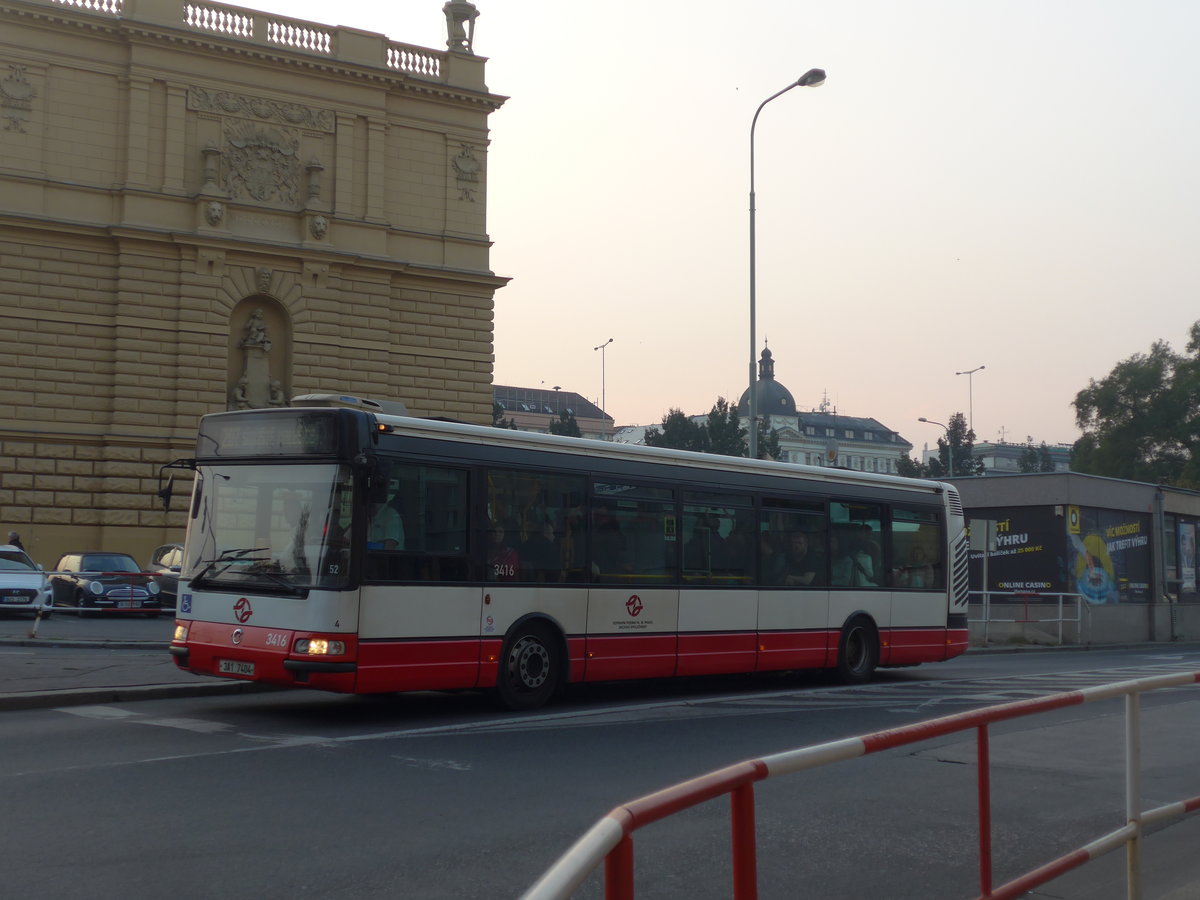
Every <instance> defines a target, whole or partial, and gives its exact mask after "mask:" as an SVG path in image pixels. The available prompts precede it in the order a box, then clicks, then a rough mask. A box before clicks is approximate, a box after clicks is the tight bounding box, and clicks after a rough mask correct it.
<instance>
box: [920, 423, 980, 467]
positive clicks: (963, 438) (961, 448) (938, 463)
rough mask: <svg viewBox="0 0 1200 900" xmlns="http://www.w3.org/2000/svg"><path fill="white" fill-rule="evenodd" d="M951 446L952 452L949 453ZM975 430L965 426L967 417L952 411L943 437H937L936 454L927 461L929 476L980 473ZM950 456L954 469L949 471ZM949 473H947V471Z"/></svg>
mask: <svg viewBox="0 0 1200 900" xmlns="http://www.w3.org/2000/svg"><path fill="white" fill-rule="evenodd" d="M951 447H953V448H954V452H953V453H951V452H950V449H951ZM974 451H975V432H974V431H973V430H972V429H971V428H968V427H967V417H966V416H964V415H963V414H962V413H960V412H957V413H954V415H952V416H951V417H950V422H949V427H948V428H947V433H946V436H945V437H940V438H938V455H937V458H936V459H931V460H930V461H929V466H928V472H929V477H930V478H946V477H960V476H963V475H982V474H983V461H982V460H978V459H976V458H975V455H974ZM951 457H953V460H954V471H953V472H950V461H951ZM948 472H949V473H950V474H949V475H947V473H948Z"/></svg>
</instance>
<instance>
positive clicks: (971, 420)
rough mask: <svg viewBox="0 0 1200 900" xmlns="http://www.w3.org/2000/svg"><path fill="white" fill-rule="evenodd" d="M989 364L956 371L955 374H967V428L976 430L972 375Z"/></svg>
mask: <svg viewBox="0 0 1200 900" xmlns="http://www.w3.org/2000/svg"><path fill="white" fill-rule="evenodd" d="M986 368H987V366H976V367H975V368H973V369H967V371H965V372H955V373H954V374H955V375H966V376H967V428H968V429H970V430H971V431H974V430H975V383H974V380H973V379H972V376H973V375H974V374H975V373H976V372H978V371H979V370H980V369H986Z"/></svg>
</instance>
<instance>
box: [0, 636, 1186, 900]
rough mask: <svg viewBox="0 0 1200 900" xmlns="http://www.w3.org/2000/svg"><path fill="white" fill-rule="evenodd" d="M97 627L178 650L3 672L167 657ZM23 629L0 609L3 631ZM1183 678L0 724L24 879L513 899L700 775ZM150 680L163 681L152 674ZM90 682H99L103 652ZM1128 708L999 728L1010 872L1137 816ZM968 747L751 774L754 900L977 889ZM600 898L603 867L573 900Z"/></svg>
mask: <svg viewBox="0 0 1200 900" xmlns="http://www.w3.org/2000/svg"><path fill="white" fill-rule="evenodd" d="M57 618H58V617H55V619H51V620H50V621H49V622H47V623H42V625H43V626H45V625H51V624H54V623H55V622H56V620H57ZM96 624H97V623H96V622H94V621H92V620H85V621H83V622H75V623H72V622H70V621H69V619H68V618H64V619H63V621H62V623H61V628H62V630H63V631H64V632H66V631H71V630H74V629H75V628H77V627H79V628H87V629H91V631H90V632H89V635H90V639H91V640H92V641H93V642H95V641H103V640H106V638H104V637H103V636H101V635H100V631H101V630H105V629H107V627H108V625H109V624H114V625H116V626H117V627H118V628H119V629H127V630H128V631H130V632H132V631H133V630H137V631H136V633H137V634H138V635H139V636H142V635H144V636H145V637H146V640H147V641H149V642H150V643H151V645H153V644H154V643H156V642H158V641H160V640H161V641H162V643H160V644H158V647H159V649H150V650H145V649H142V650H138V649H124V648H122V647H112V648H108V649H105V648H103V647H97V646H95V645H94V644H93V645H89V646H88V647H86V648H85V647H78V646H76V647H71V646H59V647H53V646H49V645H47V644H37V645H36V646H33V647H30V646H28V641H27V640H26V641H23V642H22V643H13V642H15V641H19V640H20V638H18V637H12V636H10V637H9V638H8V640H9V641H10V643H7V644H4V645H3V646H0V672H7V671H9V666H8V663H7V662H4V661H5V660H6V659H7V660H9V661H11V660H12V659H13V657H9V656H7V654H9V653H15V652H20V653H26V652H27V653H29V654H31V656H30V657H15V658H16V659H22V658H24V659H26V660H27V661H28V660H30V659H31V658H32V659H37V658H40V657H42V656H43V655H46V654H51V659H52V660H53V664H55V665H59V666H60V667H64V666H71V665H75V666H78V667H79V668H86V667H89V666H91V665H92V663H89V662H86V661H85V660H86V658H89V657H90V656H91V655H92V654H94V653H99V654H101V656H100V657H99V658H98V659H99V660H103V659H104V658H105V655H107V658H108V661H109V666H108V671H121V670H132V669H136V667H137V660H140V659H145V660H146V661H147V662H148V661H149V660H150V659H156V660H157V659H159V658H160V657H166V656H167V654H166V653H165V649H162V648H163V647H164V645H165V639H164V633H163V632H164V630H165V631H166V633H168V634H169V623H164V622H163V621H161V620H160V621H150V620H140V621H133V620H131V621H129V622H126V623H119V622H118V623H107V622H105V623H103V628H101V629H97V628H94V625H96ZM11 625H12V623H11V622H9V621H4V622H0V634H2V632H3V631H4V629H7V628H9V627H10V626H11ZM29 626H30V623H29V622H28V621H26V622H24V623H23V625H22V624H18V625H17V626H16V627H17V628H18V630H19V628H20V627H24V628H26V629H28V628H29ZM143 629H144V631H143ZM37 640H52V641H62V642H69V641H70V640H71V639H69V638H67V637H65V636H62V635H59V636H57V637H54V638H50V637H49V632H47V633H46V635H44V636H42V637H39V638H38V639H37ZM112 640H114V641H115V639H112ZM124 640H128V638H125V639H124ZM135 643H136V642H135ZM72 658H74V659H75V660H76V662H75V663H72V662H71V659H72ZM166 662H167V664H170V662H169V657H168V658H167V660H166ZM150 665H151V666H152V667H155V666H157V665H158V663H150ZM1192 667H1195V668H1200V653H1198V652H1197V650H1196V648H1182V647H1155V648H1146V649H1137V650H1120V651H1108V650H1106V651H1091V652H1087V653H1079V652H1053V653H1032V654H1003V655H1001V654H976V655H970V654H969V655H968V656H967V657H964V658H962V659H960V660H956V661H954V662H952V663H950V664H946V665H940V666H928V667H920V668H917V669H908V670H900V671H897V672H891V673H884V675H883V676H882V677H881V678H880V679H878V680H877V681H876V682H874V683H872V684H871V685H866V686H863V687H858V688H844V687H838V686H835V685H832V684H830V683H828V682H827V681H825V680H823V679H821V678H819V677H816V676H805V677H800V678H790V679H788V678H770V679H754V678H747V679H731V680H722V681H720V682H713V681H689V682H686V683H676V682H653V683H639V684H633V685H630V684H626V685H610V686H602V687H595V688H587V689H584V690H580V691H577V692H573V693H572V696H571V697H570V698H569V700H568V702H566V703H564V704H559V705H557V706H554V707H552V708H549V709H547V710H545V711H542V712H540V713H537V714H534V715H514V714H511V713H505V712H500V711H497V710H496V709H495V707H494V706H493V705H492V704H491V702H490V701H489V699H488V698H487V697H486V696H484V695H482V694H476V693H463V694H455V695H444V694H413V695H407V696H402V697H395V698H387V699H365V698H353V697H340V696H333V695H324V694H315V693H307V692H303V693H302V692H270V693H251V694H241V695H237V696H228V695H226V696H197V697H181V696H168V697H164V698H162V699H149V700H146V699H143V700H136V699H135V698H136V697H138V696H147V695H148V696H154V694H153V693H148V694H137V693H136V692H131V693H130V694H129V695H128V696H127V697H126V698H124V699H117V700H113V701H107V700H106V701H103V702H92V703H80V704H77V705H72V706H44V708H40V709H27V710H23V711H9V712H5V713H3V721H4V734H5V738H4V750H5V766H4V770H3V773H0V778H2V779H3V789H4V796H5V798H6V802H5V818H6V823H8V825H7V827H6V831H7V832H8V834H7V836H6V838H5V841H4V842H0V861H2V862H3V865H4V870H5V872H6V879H5V883H6V888H5V892H6V893H9V894H11V895H12V896H22V897H28V898H35V900H36V898H41V897H47V898H50V897H54V898H71V897H89V898H91V897H97V896H118V895H120V896H124V897H132V898H140V897H161V896H164V895H171V896H176V897H183V898H191V897H195V898H208V897H230V896H235V897H241V896H245V897H250V896H253V897H256V898H257V897H288V898H292V897H295V896H297V895H301V896H303V895H306V894H313V893H318V892H319V893H321V894H322V895H323V896H326V897H335V898H342V897H351V898H358V897H371V898H374V897H422V898H424V897H430V898H438V897H455V898H458V897H481V898H482V897H487V898H489V900H491V898H494V897H497V896H501V897H504V896H514V897H515V896H517V895H519V894H520V892H521V891H522V890H523V889H524V888H525V887H527V886H528V885H529V884H530V883H532V881H533V880H534V879H535V878H536V877H537V875H538V874H539V873H540V872H541V871H542V870H543V869H544V868H545V867H546V866H548V865H549V864H550V863H551V862H552V861H553V860H554V859H555V858H556V857H557V855H558V854H559V853H561V852H562V851H563V850H564V849H565V848H566V847H567V846H569V845H570V843H571V842H572V841H573V840H574V839H575V838H576V837H577V836H578V835H579V834H581V833H582V832H583V831H584V830H586V828H587V827H589V826H590V825H591V824H592V823H593V822H594V821H595V820H596V819H597V818H599V817H600V816H601V815H603V814H604V813H605V812H607V811H608V810H609V809H611V808H613V807H614V806H615V805H617V804H618V803H621V802H623V801H627V800H629V799H632V798H633V797H635V796H639V795H641V794H644V793H647V792H649V791H652V790H656V789H658V788H661V787H663V786H665V785H668V784H671V783H674V782H676V781H679V780H682V779H683V778H687V777H691V776H693V775H696V774H699V773H702V772H705V771H709V770H711V769H714V768H717V767H719V766H723V765H726V764H729V763H731V762H735V761H738V760H740V759H746V758H751V757H756V756H759V755H762V754H764V753H769V752H775V751H779V750H784V749H788V748H791V747H796V746H803V745H806V744H810V743H814V742H819V741H824V740H831V739H835V738H840V737H845V736H848V735H854V734H862V733H866V732H870V731H873V730H877V729H879V728H887V727H893V726H895V725H898V724H903V723H906V722H912V721H920V720H922V719H927V718H930V717H932V716H935V715H941V714H945V713H948V712H956V711H960V710H963V709H968V708H973V707H977V706H980V705H986V704H991V703H996V702H1002V701H1005V700H1010V699H1017V698H1021V697H1028V696H1038V695H1044V694H1046V693H1050V692H1052V691H1056V690H1062V689H1066V688H1071V687H1078V686H1084V685H1088V684H1097V683H1107V682H1110V681H1116V680H1122V679H1123V678H1127V677H1140V676H1143V675H1148V674H1155V673H1160V672H1163V671H1168V670H1179V669H1190V668H1192ZM149 671H150V672H153V673H155V674H145V672H144V677H143V681H145V682H147V683H150V682H153V681H155V680H156V679H157V678H158V677H159V675H158V674H157V673H158V670H157V668H151V669H150V670H149ZM168 671H169V670H168ZM88 672H89V677H90V676H91V675H92V674H95V676H96V677H104V672H105V669H104V666H103V664H102V662H99V661H98V662H97V663H96V664H95V668H94V669H92V668H89V669H88ZM179 674H181V675H182V674H184V673H179ZM186 677H187V678H189V679H192V680H193V681H196V680H199V681H204V682H205V683H207V682H206V680H202V679H195V678H194V676H186ZM1191 690H1193V691H1194V689H1191ZM1197 703H1198V701H1197V699H1195V694H1194V693H1190V694H1189V693H1187V692H1186V691H1184V690H1172V691H1168V692H1163V693H1162V695H1161V696H1156V697H1155V698H1154V699H1152V700H1150V699H1148V700H1147V703H1146V714H1145V723H1144V731H1145V732H1146V734H1147V735H1148V738H1147V760H1146V763H1147V778H1146V786H1145V790H1144V796H1145V797H1146V802H1147V804H1157V803H1160V802H1166V801H1168V800H1171V799H1178V798H1180V797H1182V796H1185V795H1194V794H1196V793H1197V790H1196V776H1195V774H1194V762H1193V757H1194V751H1193V748H1194V747H1195V746H1196V745H1197V740H1198V739H1200V715H1197V712H1198V711H1200V709H1198V707H1197ZM1120 712H1121V710H1120V706H1119V704H1116V705H1114V704H1095V705H1089V706H1087V707H1079V708H1074V709H1072V710H1071V711H1069V712H1067V713H1056V714H1046V715H1043V716H1039V717H1036V718H1031V719H1028V720H1021V721H1019V722H1014V723H1009V724H1008V725H1005V726H1003V727H997V728H996V732H995V739H994V742H993V754H992V756H993V768H994V776H993V777H994V791H995V797H996V801H995V802H996V815H995V821H996V828H995V835H996V873H997V874H996V880H997V882H999V881H1001V880H1003V878H1005V877H1011V876H1012V875H1015V874H1017V873H1018V872H1020V871H1023V870H1024V869H1025V868H1029V867H1031V866H1032V865H1035V864H1037V863H1040V862H1043V861H1045V860H1046V859H1049V858H1051V857H1052V856H1053V855H1056V854H1058V853H1062V852H1066V851H1067V850H1070V849H1072V848H1073V847H1075V846H1078V844H1080V843H1082V842H1083V841H1085V840H1087V839H1089V838H1091V837H1094V836H1096V835H1097V834H1099V833H1101V832H1103V831H1107V830H1109V829H1111V828H1113V827H1116V826H1117V825H1118V824H1120V818H1121V816H1120V811H1121V809H1122V807H1123V786H1122V783H1121V763H1120V755H1121V746H1122V726H1121V715H1120ZM973 752H974V751H973V747H972V745H971V743H970V741H969V740H967V739H965V738H963V737H961V736H959V737H948V738H945V739H941V740H938V741H934V742H932V743H930V744H928V745H924V746H922V747H921V748H918V749H907V750H904V749H902V750H896V751H888V752H885V753H881V754H878V755H875V756H872V757H867V758H864V759H861V760H855V761H853V762H851V763H846V764H842V765H839V766H835V767H830V768H828V769H824V770H819V771H817V772H811V773H803V774H801V775H797V776H791V777H789V778H786V779H779V780H777V781H772V782H767V783H764V784H762V785H760V786H759V788H758V789H757V790H756V797H757V800H758V805H757V810H758V833H759V869H760V878H761V880H760V895H761V896H763V897H795V896H799V895H804V896H811V897H817V898H819V897H827V898H835V900H840V898H861V897H872V898H874V897H887V898H894V900H908V898H913V900H916V898H920V900H928V898H932V897H971V896H975V895H976V894H977V893H978V876H977V868H976V856H975V837H974V828H975V826H974V775H973V765H972V764H971V760H972V759H973ZM727 829H728V814H727V810H726V805H725V804H723V803H719V802H714V803H710V804H707V805H706V806H705V807H702V808H700V809H697V810H692V811H689V812H685V813H681V814H679V815H678V816H675V817H673V818H672V819H670V820H667V821H665V822H662V823H659V824H656V825H654V826H651V827H649V828H647V829H646V830H645V831H644V832H639V834H638V837H637V844H636V846H637V855H636V859H637V867H638V890H639V895H640V896H647V897H710V896H711V897H721V896H729V889H728V885H729V873H728V837H727ZM1197 840H1200V834H1198V833H1197V828H1196V824H1195V823H1192V822H1187V823H1185V824H1183V825H1177V826H1175V827H1174V828H1171V829H1168V830H1166V831H1163V832H1160V833H1158V834H1155V835H1152V836H1151V837H1150V838H1149V839H1148V840H1147V842H1146V861H1147V870H1148V871H1147V882H1148V890H1147V892H1146V894H1145V897H1146V898H1147V900H1153V898H1165V897H1168V896H1170V897H1171V900H1184V898H1195V897H1197V896H1200V891H1193V885H1194V884H1195V882H1194V881H1193V880H1192V875H1193V874H1194V873H1193V871H1192V867H1193V866H1194V864H1195V860H1194V857H1195V854H1194V852H1193V848H1194V847H1195V846H1197V843H1196V842H1197ZM1122 870H1123V854H1121V853H1119V852H1118V853H1114V854H1110V855H1109V856H1108V857H1105V858H1104V859H1102V860H1101V861H1099V862H1097V863H1094V864H1092V865H1091V866H1088V867H1087V868H1085V869H1083V870H1080V871H1079V872H1077V873H1073V874H1072V875H1071V876H1068V877H1067V878H1065V879H1060V880H1059V881H1057V882H1055V883H1054V884H1053V885H1051V886H1048V887H1047V888H1045V889H1043V893H1040V894H1038V895H1037V896H1040V897H1047V898H1049V897H1060V898H1071V900H1084V898H1093V900H1095V898H1105V897H1113V898H1117V897H1124V896H1125V893H1124V885H1123V874H1122ZM1188 891H1193V892H1191V893H1186V892H1188ZM1180 892H1184V893H1180ZM601 893H602V891H601V887H600V883H599V880H598V878H593V879H591V880H590V881H589V882H587V883H586V884H585V886H584V888H583V889H582V890H581V892H580V894H579V896H581V897H596V896H600V895H601Z"/></svg>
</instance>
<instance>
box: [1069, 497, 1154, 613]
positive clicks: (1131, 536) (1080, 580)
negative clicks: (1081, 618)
mask: <svg viewBox="0 0 1200 900" xmlns="http://www.w3.org/2000/svg"><path fill="white" fill-rule="evenodd" d="M1070 510H1071V513H1070V516H1069V517H1068V518H1069V523H1070V524H1069V526H1068V533H1067V537H1068V540H1069V551H1070V561H1069V578H1070V581H1071V587H1070V590H1071V591H1073V592H1078V593H1079V594H1082V595H1083V598H1084V599H1085V600H1087V602H1088V603H1092V604H1104V603H1145V602H1147V601H1148V600H1149V599H1150V572H1151V566H1152V562H1151V554H1150V517H1149V516H1148V515H1142V514H1138V513H1128V512H1117V511H1114V510H1106V509H1090V508H1088V507H1071V508H1070Z"/></svg>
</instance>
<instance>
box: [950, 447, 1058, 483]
mask: <svg viewBox="0 0 1200 900" xmlns="http://www.w3.org/2000/svg"><path fill="white" fill-rule="evenodd" d="M1030 447H1033V449H1034V450H1039V449H1040V445H1039V446H1034V445H1032V444H1010V443H1007V442H1005V441H996V442H988V441H985V442H983V443H979V444H976V445H975V447H974V448H973V449H972V451H971V455H972V456H974V457H975V459H978V460H981V461H982V462H983V474H984V475H1012V474H1014V473H1019V472H1020V471H1021V458H1022V457H1023V456H1024V455H1025V454H1026V453H1028V452H1029V448H1030ZM1046 449H1047V450H1048V451H1049V453H1050V460H1051V462H1053V463H1054V471H1055V472H1068V471H1070V469H1071V445H1070V444H1054V445H1053V446H1051V445H1049V444H1047V445H1046Z"/></svg>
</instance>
